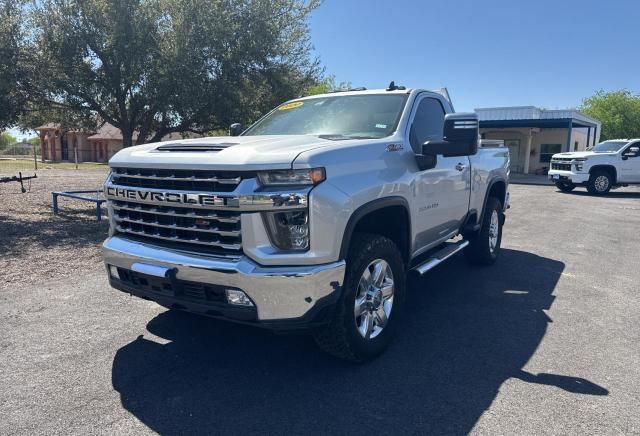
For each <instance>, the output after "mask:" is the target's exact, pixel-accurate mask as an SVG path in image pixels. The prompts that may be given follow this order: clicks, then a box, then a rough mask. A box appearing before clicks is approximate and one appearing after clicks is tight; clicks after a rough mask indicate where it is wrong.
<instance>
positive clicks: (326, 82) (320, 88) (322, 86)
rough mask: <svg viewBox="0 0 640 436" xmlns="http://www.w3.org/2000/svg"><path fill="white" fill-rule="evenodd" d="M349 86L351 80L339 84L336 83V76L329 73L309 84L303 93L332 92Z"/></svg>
mask: <svg viewBox="0 0 640 436" xmlns="http://www.w3.org/2000/svg"><path fill="white" fill-rule="evenodd" d="M350 88H351V82H340V84H338V85H336V76H333V75H331V76H327V77H325V78H324V79H322V80H319V81H318V82H317V83H314V84H313V85H311V86H309V87H308V88H307V89H306V90H305V93H304V95H305V96H308V95H317V94H326V93H327V92H334V91H338V90H341V89H343V90H347V89H350Z"/></svg>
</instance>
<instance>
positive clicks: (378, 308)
mask: <svg viewBox="0 0 640 436" xmlns="http://www.w3.org/2000/svg"><path fill="white" fill-rule="evenodd" d="M404 294H405V272H404V262H403V260H402V256H401V255H400V252H399V250H398V248H397V247H396V245H395V244H394V243H393V241H391V240H390V239H388V238H385V237H383V236H379V235H372V234H364V233H363V234H356V235H355V236H354V240H353V242H352V244H351V247H350V250H349V255H348V256H347V273H346V276H345V280H344V286H343V289H342V295H341V297H340V300H339V301H338V304H337V305H336V308H335V312H334V314H333V318H332V319H331V321H330V323H329V324H328V325H327V326H325V327H323V328H321V329H320V330H318V331H316V332H315V333H314V338H315V340H316V343H317V344H318V346H319V347H320V348H321V349H323V350H324V351H326V352H328V353H329V354H332V355H334V356H336V357H339V358H342V359H346V360H352V361H356V362H362V361H365V360H368V359H371V358H373V357H375V356H377V355H378V354H380V353H382V352H383V351H384V350H385V348H386V347H387V346H388V345H389V342H391V339H392V337H393V334H394V331H395V329H396V325H397V323H398V321H399V316H400V310H401V307H402V303H403V301H404Z"/></svg>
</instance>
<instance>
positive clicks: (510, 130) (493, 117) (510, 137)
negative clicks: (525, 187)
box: [476, 106, 601, 174]
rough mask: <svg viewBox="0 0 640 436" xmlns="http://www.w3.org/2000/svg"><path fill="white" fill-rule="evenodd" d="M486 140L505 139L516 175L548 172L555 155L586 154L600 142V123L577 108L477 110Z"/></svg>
mask: <svg viewBox="0 0 640 436" xmlns="http://www.w3.org/2000/svg"><path fill="white" fill-rule="evenodd" d="M476 113H477V114H478V117H479V119H480V134H481V135H482V138H484V139H502V140H504V143H505V145H506V146H507V147H509V151H510V153H511V170H512V171H513V172H515V173H524V174H529V173H545V172H546V170H548V168H549V161H550V159H551V155H553V154H555V153H560V152H563V151H582V150H585V149H586V148H587V147H589V146H592V145H594V144H597V143H598V141H599V139H600V130H601V123H600V121H598V120H596V119H593V118H591V117H588V116H586V115H585V114H583V113H581V112H578V111H577V110H575V109H566V110H546V109H540V108H537V107H534V106H514V107H496V108H480V109H476Z"/></svg>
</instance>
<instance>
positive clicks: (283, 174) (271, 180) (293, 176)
mask: <svg viewBox="0 0 640 436" xmlns="http://www.w3.org/2000/svg"><path fill="white" fill-rule="evenodd" d="M325 178H326V175H325V172H324V168H310V169H303V170H283V171H264V172H259V173H258V180H260V183H261V184H262V185H263V186H295V185H317V184H318V183H320V182H322V181H324V179H325Z"/></svg>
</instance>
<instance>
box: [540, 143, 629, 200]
mask: <svg viewBox="0 0 640 436" xmlns="http://www.w3.org/2000/svg"><path fill="white" fill-rule="evenodd" d="M549 178H550V179H551V180H552V181H553V182H554V183H555V184H556V186H557V187H558V189H560V190H561V191H563V192H570V191H573V190H574V189H575V188H576V186H586V188H587V190H588V191H589V193H591V194H595V195H602V194H606V193H607V192H609V190H611V189H615V188H618V187H621V186H628V185H632V184H640V139H612V140H608V141H604V142H601V143H599V144H597V145H595V146H594V147H593V148H591V149H589V150H587V151H576V152H570V153H558V154H554V155H553V156H552V157H551V169H550V170H549Z"/></svg>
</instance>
